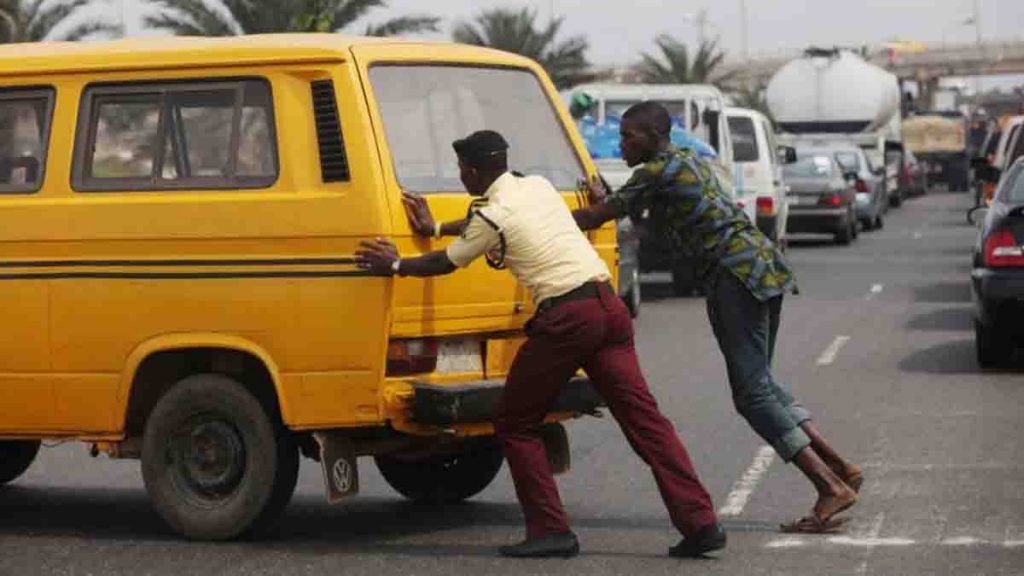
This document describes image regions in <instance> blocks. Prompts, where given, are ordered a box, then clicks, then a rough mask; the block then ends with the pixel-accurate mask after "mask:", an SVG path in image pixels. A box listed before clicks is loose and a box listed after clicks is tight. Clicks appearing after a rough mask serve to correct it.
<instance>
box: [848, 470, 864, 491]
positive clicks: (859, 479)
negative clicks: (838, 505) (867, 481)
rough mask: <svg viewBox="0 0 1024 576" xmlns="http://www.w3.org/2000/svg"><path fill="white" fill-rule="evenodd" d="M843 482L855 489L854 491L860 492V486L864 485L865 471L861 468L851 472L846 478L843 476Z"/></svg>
mask: <svg viewBox="0 0 1024 576" xmlns="http://www.w3.org/2000/svg"><path fill="white" fill-rule="evenodd" d="M843 482H846V485H847V486H849V487H850V488H852V489H853V491H854V492H857V493H858V494H859V493H860V487H861V486H863V485H864V473H863V472H861V471H860V470H858V471H856V472H854V473H853V474H850V475H849V476H847V477H846V478H843Z"/></svg>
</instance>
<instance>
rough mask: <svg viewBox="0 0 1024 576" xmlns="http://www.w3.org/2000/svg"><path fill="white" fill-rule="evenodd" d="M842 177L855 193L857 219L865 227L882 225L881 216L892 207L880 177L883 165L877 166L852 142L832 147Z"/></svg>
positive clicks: (870, 228) (868, 228) (879, 226)
mask: <svg viewBox="0 0 1024 576" xmlns="http://www.w3.org/2000/svg"><path fill="white" fill-rule="evenodd" d="M830 150H831V151H832V155H833V156H834V157H835V159H836V162H838V163H839V167H840V168H842V170H843V177H844V178H846V181H847V182H849V183H850V185H851V186H853V189H854V192H855V194H856V196H855V198H856V200H855V202H856V208H857V220H858V221H859V222H860V223H861V225H862V226H863V227H864V229H865V230H874V229H876V228H881V227H882V225H883V224H884V222H883V219H882V216H883V215H884V214H885V213H886V211H888V209H889V197H888V194H887V193H886V189H885V183H884V181H883V178H882V177H881V174H880V172H881V170H882V168H881V167H877V168H876V167H874V166H872V165H871V162H870V161H869V160H868V157H867V155H866V154H864V151H863V150H861V149H860V148H859V147H858V146H855V145H853V144H851V145H849V146H835V147H832V148H830Z"/></svg>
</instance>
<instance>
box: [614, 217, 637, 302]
mask: <svg viewBox="0 0 1024 576" xmlns="http://www.w3.org/2000/svg"><path fill="white" fill-rule="evenodd" d="M618 237H619V296H620V297H621V298H622V301H623V302H625V303H626V308H629V315H630V316H632V317H633V318H636V317H637V316H639V315H640V237H639V236H637V234H636V227H635V226H633V222H632V220H630V219H629V218H622V219H621V220H619V222H618Z"/></svg>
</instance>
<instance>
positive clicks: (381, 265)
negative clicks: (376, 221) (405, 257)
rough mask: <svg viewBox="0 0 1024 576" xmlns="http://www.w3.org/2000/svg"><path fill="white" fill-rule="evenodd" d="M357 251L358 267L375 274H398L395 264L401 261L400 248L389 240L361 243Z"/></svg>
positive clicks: (382, 239)
mask: <svg viewBox="0 0 1024 576" xmlns="http://www.w3.org/2000/svg"><path fill="white" fill-rule="evenodd" d="M359 246H360V247H361V249H359V250H356V254H355V256H356V266H359V267H360V268H362V269H363V270H367V271H369V272H371V273H373V274H379V275H381V276H392V275H394V274H396V273H397V270H395V268H394V267H395V262H398V261H399V259H400V258H399V256H398V248H397V247H396V246H395V245H394V244H392V243H391V242H390V241H389V240H386V239H384V238H376V239H374V240H373V241H372V242H367V241H365V240H364V241H363V242H360V243H359Z"/></svg>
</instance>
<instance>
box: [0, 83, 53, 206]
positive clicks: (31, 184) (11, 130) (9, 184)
mask: <svg viewBox="0 0 1024 576" xmlns="http://www.w3.org/2000/svg"><path fill="white" fill-rule="evenodd" d="M52 113H53V90H52V89H39V88H36V89H25V88H15V89H0V193H4V194H10V193H31V192H36V191H38V190H39V188H40V187H41V186H42V184H43V174H44V167H45V163H46V147H47V142H48V140H49V136H50V117H51V115H52Z"/></svg>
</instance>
